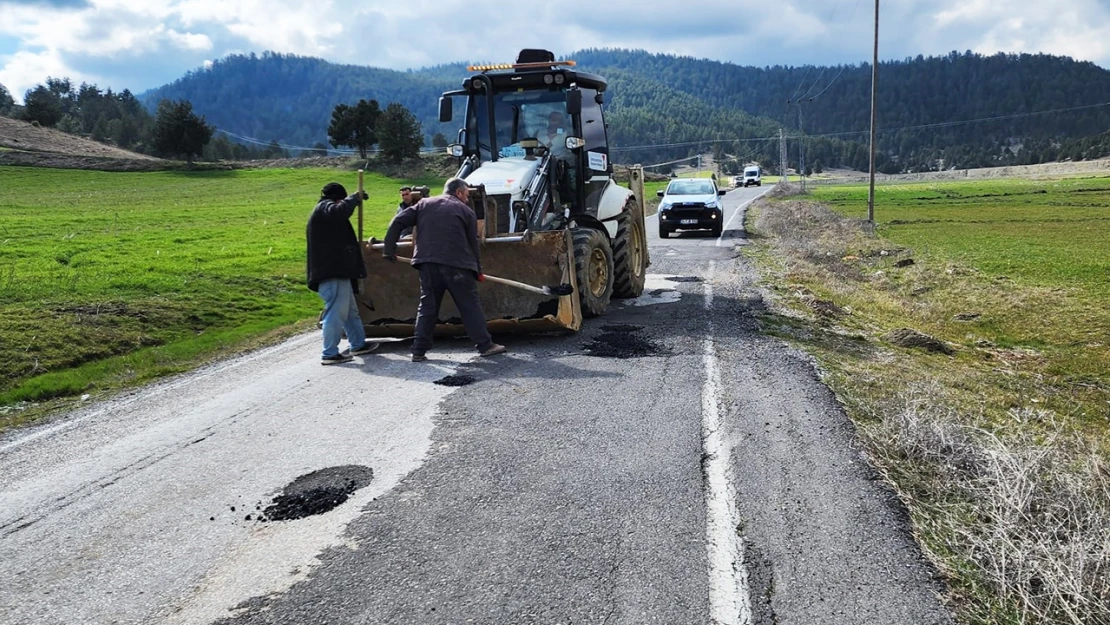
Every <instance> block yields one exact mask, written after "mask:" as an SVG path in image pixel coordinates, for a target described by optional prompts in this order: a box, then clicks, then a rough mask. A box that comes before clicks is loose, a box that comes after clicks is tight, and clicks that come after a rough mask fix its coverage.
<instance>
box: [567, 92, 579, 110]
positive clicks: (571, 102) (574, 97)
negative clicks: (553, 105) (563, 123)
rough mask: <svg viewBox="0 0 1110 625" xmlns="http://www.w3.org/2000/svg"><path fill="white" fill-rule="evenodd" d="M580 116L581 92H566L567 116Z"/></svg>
mask: <svg viewBox="0 0 1110 625" xmlns="http://www.w3.org/2000/svg"><path fill="white" fill-rule="evenodd" d="M581 114H582V92H581V91H579V90H578V89H568V90H567V115H581Z"/></svg>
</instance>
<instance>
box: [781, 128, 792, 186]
mask: <svg viewBox="0 0 1110 625" xmlns="http://www.w3.org/2000/svg"><path fill="white" fill-rule="evenodd" d="M786 160H787V159H786V133H784V132H783V130H782V128H779V169H781V170H782V181H783V183H787V182H790V179H789V178H788V177H787V176H786Z"/></svg>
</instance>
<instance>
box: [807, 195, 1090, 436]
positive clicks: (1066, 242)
mask: <svg viewBox="0 0 1110 625" xmlns="http://www.w3.org/2000/svg"><path fill="white" fill-rule="evenodd" d="M812 197H813V198H815V199H817V200H818V201H820V202H822V203H824V204H826V205H829V206H830V207H832V208H834V209H835V210H837V211H838V212H840V213H842V214H844V215H847V216H851V217H858V218H864V217H866V206H867V187H866V186H865V185H858V186H838V187H817V188H815V189H814V191H813V193H812ZM875 221H876V224H877V226H878V233H879V234H880V235H881V236H882V237H883V238H884V239H886V240H888V241H890V242H891V243H892V244H894V245H897V246H900V247H904V248H906V249H908V250H911V251H912V253H913V254H914V255H916V256H917V258H918V260H926V261H927V262H929V263H930V264H931V266H933V267H947V269H946V270H945V271H947V272H948V273H953V272H955V274H956V275H959V274H960V273H964V272H968V271H970V272H973V273H972V274H971V275H969V276H968V282H967V284H965V285H964V286H962V287H961V288H960V289H956V288H954V287H953V288H951V289H948V290H945V289H944V288H939V287H937V288H936V290H935V291H933V292H930V294H929V295H928V296H927V297H928V299H929V301H930V302H931V303H930V304H929V306H928V308H926V309H922V310H928V311H929V312H928V314H923V313H922V312H921V310H919V311H916V312H914V313H912V314H911V311H909V310H906V311H899V310H897V309H894V308H890V309H888V312H887V313H886V316H885V317H882V318H880V319H881V321H882V322H883V323H884V324H890V325H892V326H893V324H896V323H910V322H913V323H916V324H917V327H922V328H923V329H925V330H926V331H928V332H933V333H935V334H936V335H938V336H941V337H943V338H945V339H946V340H949V341H952V342H954V343H957V344H961V343H962V344H965V345H967V346H968V347H969V348H972V347H974V344H975V342H976V341H980V340H986V341H989V343H990V344H993V345H997V346H999V348H1002V349H1006V350H1010V352H1008V353H1009V354H1026V356H1025V357H1023V358H1024V360H1025V362H1023V364H1022V366H1021V367H1020V369H1022V370H1025V371H1026V372H1027V373H1029V374H1031V375H1036V376H1041V379H1043V380H1044V381H1045V383H1046V384H1049V385H1051V386H1054V387H1055V388H1056V389H1057V390H1056V392H1055V393H1054V394H1053V395H1054V399H1053V401H1052V402H1051V403H1052V405H1053V407H1055V408H1059V409H1060V410H1061V412H1064V413H1070V414H1074V415H1076V416H1081V418H1082V420H1084V421H1086V422H1087V423H1090V424H1094V423H1102V424H1103V425H1104V424H1105V416H1106V414H1107V405H1105V404H1103V403H1102V402H1103V400H1102V399H1101V398H1102V397H1103V396H1104V395H1106V394H1107V393H1110V334H1108V333H1107V328H1110V280H1108V279H1107V278H1108V277H1110V179H1107V178H1085V179H1076V178H1072V179H1063V180H1045V181H1027V180H1002V181H982V182H979V181H976V182H946V183H940V184H938V183H916V184H906V185H883V186H881V187H878V188H877V189H876V198H875ZM905 275H906V276H913V277H912V278H908V279H907V278H905V277H900V275H899V272H895V271H889V270H887V273H885V279H887V280H888V281H890V282H891V285H892V286H891V287H890V288H893V289H895V290H898V289H905V290H906V291H907V292H908V291H911V290H912V288H913V286H914V285H916V286H917V287H921V286H922V285H924V287H925V288H930V289H931V288H934V287H936V285H938V284H940V283H942V282H943V280H942V279H947V278H948V277H949V276H945V275H943V274H942V275H939V276H938V275H924V274H923V273H922V271H919V272H917V273H913V272H910V273H909V274H905ZM900 281H901V282H900ZM910 299H914V298H913V297H912V293H911V297H910ZM918 299H920V298H918ZM876 310H877V309H876ZM959 313H977V314H980V315H981V316H980V317H978V318H976V319H974V320H973V321H953V316H954V315H957V314H959ZM1092 390H1093V391H1097V392H1094V393H1093V394H1092V393H1091V391H1092Z"/></svg>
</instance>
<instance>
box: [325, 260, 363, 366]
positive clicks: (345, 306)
mask: <svg viewBox="0 0 1110 625" xmlns="http://www.w3.org/2000/svg"><path fill="white" fill-rule="evenodd" d="M317 293H319V294H320V297H321V299H323V300H324V320H323V322H324V324H323V325H324V328H323V330H324V354H323V355H324V357H328V356H335V355H336V354H338V353H339V339H341V338H343V333H344V332H346V333H347V341H349V342H350V343H351V347H354V348H358V347H362V344H363V343H365V342H366V329H365V328H363V327H362V318H361V317H359V316H358V300H356V299H355V292H354V290H353V289H351V280H350V279H349V278H336V279H333V280H324V281H323V282H321V283H320V290H319V291H317Z"/></svg>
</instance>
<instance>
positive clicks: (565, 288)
mask: <svg viewBox="0 0 1110 625" xmlns="http://www.w3.org/2000/svg"><path fill="white" fill-rule="evenodd" d="M397 260H403V261H405V262H406V263H411V262H412V259H411V258H405V257H404V256H398V257H397ZM484 276H485V280H486V281H487V282H496V283H498V284H504V285H505V286H511V287H513V288H516V289H520V290H522V291H528V292H529V293H535V294H536V295H544V296H546V297H563V296H564V295H570V294H571V293H574V287H572V286H571V285H569V284H557V285H553V286H532V285H531V284H524V283H523V282H517V281H516V280H509V279H508V278H498V277H497V276H491V275H489V274H484Z"/></svg>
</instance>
